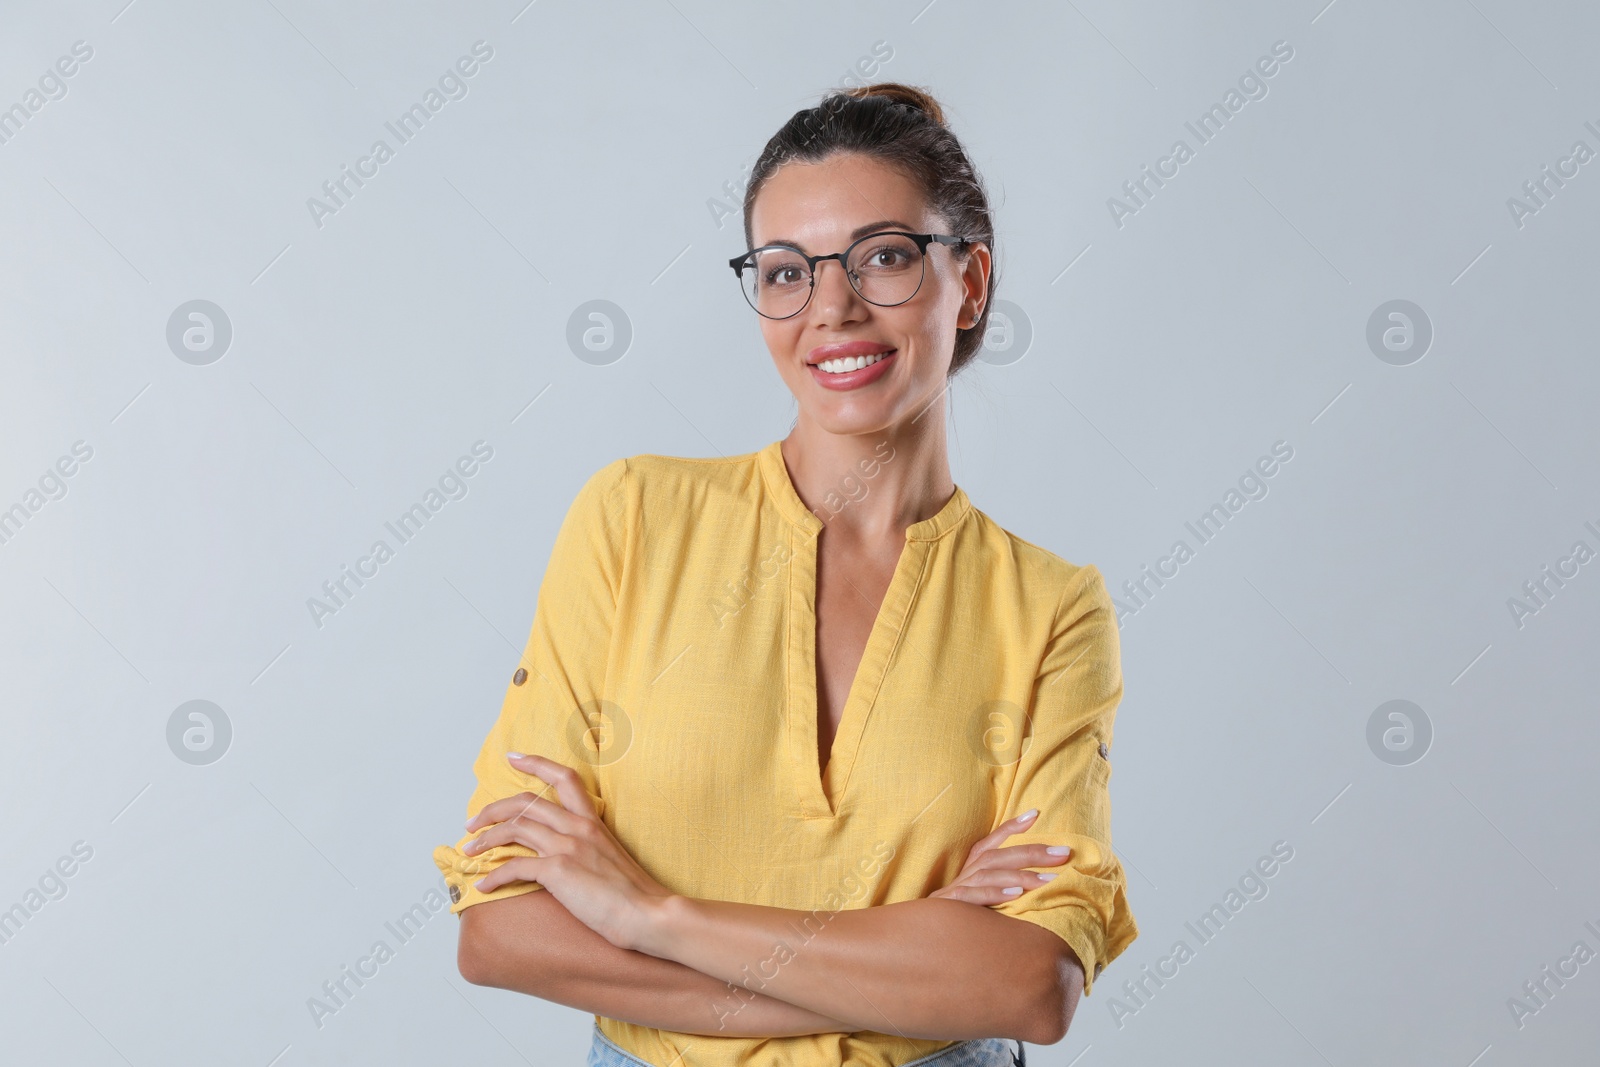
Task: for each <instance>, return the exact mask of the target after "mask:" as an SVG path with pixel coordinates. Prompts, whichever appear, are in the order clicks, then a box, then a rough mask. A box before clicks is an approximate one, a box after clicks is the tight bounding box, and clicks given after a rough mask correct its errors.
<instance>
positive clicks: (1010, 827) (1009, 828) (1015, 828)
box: [967, 808, 1039, 861]
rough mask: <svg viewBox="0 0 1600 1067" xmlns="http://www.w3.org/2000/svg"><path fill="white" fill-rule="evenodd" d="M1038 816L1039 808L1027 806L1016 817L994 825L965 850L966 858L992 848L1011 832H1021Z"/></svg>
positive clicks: (971, 857) (969, 858) (970, 858)
mask: <svg viewBox="0 0 1600 1067" xmlns="http://www.w3.org/2000/svg"><path fill="white" fill-rule="evenodd" d="M1038 817H1039V809H1038V808H1029V809H1028V810H1027V811H1025V812H1023V813H1022V814H1021V815H1018V816H1017V817H1016V818H1014V819H1007V820H1006V821H1005V822H1003V823H1001V824H1000V825H999V826H996V827H995V828H994V830H993V832H991V833H990V834H989V836H987V837H985V838H983V839H982V840H980V841H979V842H978V843H977V844H975V845H973V846H972V848H971V849H969V850H968V851H967V859H968V860H969V861H970V860H972V859H973V858H975V857H976V856H977V855H978V853H980V852H984V851H987V850H988V849H991V848H993V847H994V846H996V845H998V844H999V843H1000V842H1002V841H1004V840H1005V839H1006V838H1008V837H1010V836H1011V835H1012V834H1018V833H1021V832H1022V831H1023V830H1025V829H1027V827H1028V825H1029V824H1030V823H1032V822H1033V820H1034V819H1036V818H1038Z"/></svg>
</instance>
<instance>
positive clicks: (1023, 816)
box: [1017, 808, 1039, 822]
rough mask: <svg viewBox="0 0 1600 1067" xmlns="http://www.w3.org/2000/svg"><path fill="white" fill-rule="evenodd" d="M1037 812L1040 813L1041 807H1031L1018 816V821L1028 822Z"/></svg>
mask: <svg viewBox="0 0 1600 1067" xmlns="http://www.w3.org/2000/svg"><path fill="white" fill-rule="evenodd" d="M1037 814H1039V809H1038V808H1029V809H1028V810H1027V811H1025V812H1023V813H1022V814H1021V815H1018V816H1017V821H1018V822H1027V821H1028V820H1029V819H1031V818H1033V817H1034V816H1035V815H1037Z"/></svg>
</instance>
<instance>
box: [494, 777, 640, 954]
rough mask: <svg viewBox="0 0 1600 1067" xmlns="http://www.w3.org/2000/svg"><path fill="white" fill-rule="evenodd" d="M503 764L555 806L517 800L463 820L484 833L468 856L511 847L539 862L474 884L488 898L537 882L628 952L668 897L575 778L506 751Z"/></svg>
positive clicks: (515, 864) (522, 796) (522, 863)
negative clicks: (540, 787)
mask: <svg viewBox="0 0 1600 1067" xmlns="http://www.w3.org/2000/svg"><path fill="white" fill-rule="evenodd" d="M506 758H507V759H508V760H509V761H510V762H511V766H513V767H515V768H516V769H517V770H519V771H523V772H525V773H527V774H533V775H537V776H538V777H539V778H541V779H543V780H544V781H546V782H548V783H549V784H550V785H551V786H553V787H555V791H556V796H557V797H558V798H559V799H560V801H561V803H560V804H559V805H557V804H554V803H552V802H551V801H549V800H546V799H545V798H543V797H540V796H537V795H535V794H533V793H519V794H518V795H516V796H514V797H506V798H505V799H503V800H496V801H493V802H492V803H489V804H485V805H484V806H483V808H482V809H481V810H480V811H479V812H478V814H476V815H474V816H473V817H472V818H471V819H469V820H468V821H467V827H466V828H467V829H468V830H469V831H470V830H477V829H480V828H483V827H487V829H485V830H484V831H483V833H481V834H479V835H478V836H477V837H476V838H474V839H473V840H472V841H470V842H468V843H467V845H466V847H465V848H464V850H463V851H465V852H466V853H467V855H469V856H476V855H479V854H480V853H482V852H483V851H484V850H485V849H489V848H492V847H494V846H495V845H508V844H513V843H515V844H519V845H525V846H527V847H528V848H531V849H533V850H534V851H535V852H537V853H538V855H537V856H517V857H513V858H512V859H509V860H507V861H506V862H505V863H502V864H501V865H500V866H499V867H497V868H495V869H494V870H493V871H491V872H490V873H489V874H487V875H485V876H484V877H483V878H481V879H479V880H478V881H477V882H475V883H474V884H475V885H476V886H477V887H478V888H479V889H481V890H484V891H486V892H487V891H489V890H492V889H497V888H499V887H500V886H503V885H507V884H509V883H511V882H538V883H539V884H540V885H542V886H544V887H545V889H546V890H548V891H549V892H551V893H553V894H555V897H556V899H557V900H559V901H561V903H562V905H563V906H564V907H565V908H566V909H567V910H568V911H569V912H571V913H572V914H573V915H574V916H576V917H577V919H578V920H579V921H580V922H582V923H583V924H584V925H585V926H587V927H589V929H591V930H593V931H594V932H595V933H597V934H599V935H600V936H601V937H604V938H605V939H606V940H607V941H609V942H611V943H612V944H613V945H616V946H617V947H618V948H627V949H631V948H633V947H634V946H635V944H636V943H638V941H639V940H640V935H641V933H642V932H643V930H644V928H645V926H646V924H647V923H648V921H649V911H650V906H651V905H653V904H656V903H660V902H662V901H664V900H666V899H668V898H670V897H671V896H672V894H671V893H670V892H669V891H668V890H667V889H666V888H665V887H664V886H662V885H661V883H659V882H657V881H656V880H655V879H654V878H652V877H650V874H649V873H648V872H647V871H646V870H645V869H644V868H643V867H641V866H639V864H638V863H637V862H636V861H635V860H634V858H633V857H632V856H630V855H628V851H627V849H625V848H623V847H622V844H621V843H620V842H619V841H618V840H617V839H616V838H615V837H614V836H612V833H611V830H610V829H609V828H608V827H607V826H606V824H605V823H603V822H601V821H600V817H599V816H598V815H596V814H595V810H594V805H593V804H592V803H590V800H589V794H588V792H587V791H586V790H585V789H584V785H583V780H582V779H581V778H579V777H578V774H577V772H576V771H574V770H573V769H572V768H571V767H567V766H565V765H563V764H560V763H557V762H555V761H554V760H551V759H546V758H545V757H543V756H533V755H522V754H521V753H516V752H509V753H507V754H506Z"/></svg>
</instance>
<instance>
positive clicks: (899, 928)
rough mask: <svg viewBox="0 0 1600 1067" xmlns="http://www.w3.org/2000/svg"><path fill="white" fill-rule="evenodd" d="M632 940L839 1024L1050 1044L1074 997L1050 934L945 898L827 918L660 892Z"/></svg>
mask: <svg viewBox="0 0 1600 1067" xmlns="http://www.w3.org/2000/svg"><path fill="white" fill-rule="evenodd" d="M635 947H637V948H638V949H640V950H641V951H644V952H648V953H650V954H651V955H654V956H660V957H663V958H665V959H668V960H672V961H674V962H677V963H680V964H683V965H685V966H689V967H692V968H694V969H695V970H697V971H700V972H703V973H705V974H708V975H712V976H714V977H715V978H718V979H722V980H724V981H728V982H734V983H737V984H740V985H744V986H747V987H748V988H749V989H751V990H752V991H758V992H761V993H764V994H767V995H769V996H772V997H776V998H778V999H780V1000H784V1001H787V1002H789V1003H791V1004H795V1005H799V1006H801V1007H803V1008H807V1009H809V1010H811V1011H815V1012H818V1013H821V1014H822V1015H825V1016H827V1017H829V1018H834V1019H839V1020H842V1021H843V1022H844V1023H845V1024H846V1028H847V1029H851V1030H869V1029H870V1030H877V1031H881V1032H884V1033H899V1034H903V1035H905V1036H907V1037H918V1038H932V1039H942V1040H960V1039H965V1038H971V1037H1015V1038H1020V1039H1021V1040H1024V1041H1032V1042H1035V1043H1040V1044H1049V1043H1051V1042H1053V1041H1055V1040H1059V1035H1060V1034H1062V1033H1064V1032H1065V1029H1066V1025H1067V1022H1068V1021H1069V1020H1070V1016H1071V1011H1072V1008H1073V1007H1074V1006H1075V1002H1076V997H1075V996H1073V995H1072V989H1071V987H1072V985H1073V974H1072V971H1073V970H1074V969H1075V968H1076V966H1077V965H1076V960H1075V958H1074V957H1073V956H1072V955H1071V952H1070V950H1067V949H1065V948H1064V942H1062V941H1061V939H1060V938H1058V937H1056V935H1055V934H1053V933H1051V932H1050V931H1049V930H1046V929H1044V928H1042V927H1039V926H1036V925H1034V924H1033V923H1029V922H1026V921H1024V920H1021V919H1016V918H1013V917H1011V916H1009V915H1002V914H1000V913H998V912H994V911H991V910H989V909H988V908H982V907H974V906H973V905H971V904H966V903H962V902H960V901H954V900H943V899H923V900H911V901H903V902H900V903H895V904H886V905H883V906H881V907H873V908H862V909H852V910H847V911H840V912H833V913H830V912H827V911H819V912H806V911H792V910H789V909H785V908H770V907H762V906H759V905H753V904H739V903H731V902H726V901H707V900H694V899H690V898H686V897H669V898H664V899H663V901H662V902H661V904H660V906H659V907H656V908H654V909H652V912H651V918H650V920H649V921H648V922H647V923H645V924H644V928H643V929H642V930H641V932H640V936H639V940H638V943H637V944H636V945H635ZM1078 973H1079V974H1081V972H1078ZM1077 980H1078V981H1081V978H1079V979H1077ZM1079 988H1081V987H1079Z"/></svg>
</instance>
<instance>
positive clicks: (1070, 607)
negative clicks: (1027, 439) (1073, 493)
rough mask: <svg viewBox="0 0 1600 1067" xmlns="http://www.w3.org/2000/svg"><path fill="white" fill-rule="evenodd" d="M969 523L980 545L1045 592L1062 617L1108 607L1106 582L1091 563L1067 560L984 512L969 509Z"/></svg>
mask: <svg viewBox="0 0 1600 1067" xmlns="http://www.w3.org/2000/svg"><path fill="white" fill-rule="evenodd" d="M971 518H972V521H973V523H974V526H975V529H976V530H977V532H978V534H979V536H980V538H981V539H982V542H983V543H984V544H985V546H987V547H988V549H989V550H990V552H991V553H994V554H995V555H996V556H997V557H998V559H999V560H1001V561H1003V563H1004V564H1005V565H1006V566H1009V567H1011V568H1014V569H1015V571H1016V575H1017V578H1018V580H1019V581H1020V582H1021V583H1022V584H1023V585H1024V586H1025V587H1026V588H1029V589H1035V590H1044V591H1047V592H1048V593H1049V595H1050V597H1051V600H1052V602H1053V603H1055V604H1056V605H1057V606H1058V610H1059V611H1061V612H1062V613H1071V612H1074V610H1075V609H1076V611H1077V612H1082V611H1086V610H1089V609H1092V608H1094V607H1098V606H1103V607H1106V608H1108V609H1109V608H1110V607H1111V594H1110V593H1109V592H1108V591H1107V589H1106V583H1105V578H1104V577H1103V576H1102V575H1101V573H1100V569H1099V568H1098V567H1096V566H1095V565H1094V564H1093V563H1077V562H1074V561H1072V560H1069V559H1067V558H1065V557H1063V556H1061V555H1059V554H1057V553H1055V552H1052V551H1051V550H1050V549H1048V548H1045V547H1044V546H1042V545H1038V544H1035V543H1034V542H1032V541H1029V540H1028V539H1027V538H1024V537H1019V536H1018V535H1016V534H1014V533H1012V532H1011V531H1010V530H1008V529H1006V528H1005V527H1003V526H1001V525H1000V524H999V523H998V522H996V521H995V520H994V519H993V518H992V517H991V516H990V515H989V514H988V513H987V512H985V511H983V510H982V509H980V508H976V507H974V508H973V509H972V516H971Z"/></svg>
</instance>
